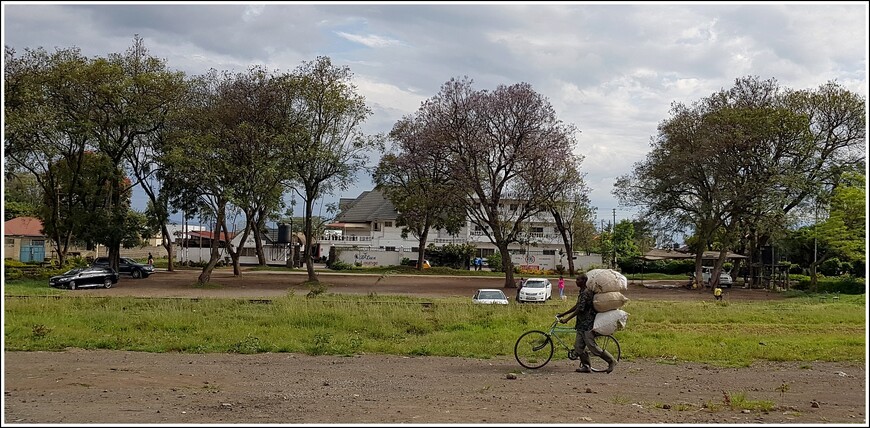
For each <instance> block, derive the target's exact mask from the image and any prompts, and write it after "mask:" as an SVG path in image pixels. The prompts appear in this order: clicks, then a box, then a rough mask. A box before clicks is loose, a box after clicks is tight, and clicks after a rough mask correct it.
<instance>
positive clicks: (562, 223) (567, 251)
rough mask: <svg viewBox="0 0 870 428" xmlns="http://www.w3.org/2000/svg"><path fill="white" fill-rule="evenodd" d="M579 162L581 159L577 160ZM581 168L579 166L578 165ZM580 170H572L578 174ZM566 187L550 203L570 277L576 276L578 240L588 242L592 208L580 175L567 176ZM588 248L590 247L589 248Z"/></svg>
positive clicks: (587, 190)
mask: <svg viewBox="0 0 870 428" xmlns="http://www.w3.org/2000/svg"><path fill="white" fill-rule="evenodd" d="M576 159H577V160H578V162H579V160H580V159H581V158H580V157H578V158H576ZM578 167H579V165H578ZM578 169H579V168H571V171H573V172H578ZM563 183H564V185H563V187H562V189H561V190H559V194H557V195H556V197H555V199H554V200H553V201H550V203H549V207H550V209H549V210H550V214H552V215H553V220H554V221H555V223H556V230H558V231H559V233H560V235H561V236H562V244H563V245H564V250H560V251H559V254H560V255H564V256H567V258H568V275H569V276H572V277H573V276H574V275H575V272H574V251H575V250H574V249H575V248H576V247H575V245H576V242H577V241H578V240H584V241H585V240H588V238H589V236H588V231H589V229H588V228H584V226H587V225H591V222H592V207H591V206H590V204H589V189H588V187H587V186H586V183H585V182H584V181H583V179H582V177H580V175H579V173H578V174H575V175H571V176H566V177H565V179H564V181H563ZM587 248H588V247H587ZM560 264H561V263H560Z"/></svg>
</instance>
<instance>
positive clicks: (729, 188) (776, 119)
mask: <svg viewBox="0 0 870 428" xmlns="http://www.w3.org/2000/svg"><path fill="white" fill-rule="evenodd" d="M817 94H820V95H822V96H818V97H817V96H816V94H814V93H811V92H793V91H786V90H782V89H781V88H780V87H779V85H778V84H777V83H776V81H775V80H773V79H771V80H766V81H761V80H759V79H757V78H754V77H747V78H743V79H738V80H737V81H736V83H735V86H734V87H732V88H731V89H729V90H722V91H719V92H717V93H714V94H713V95H711V96H710V97H707V98H704V99H702V100H701V101H700V102H698V103H695V104H694V105H693V106H692V107H691V108H689V107H686V106H683V105H680V104H677V105H675V106H674V107H673V110H672V118H671V119H669V120H666V121H664V122H663V123H662V124H661V125H660V126H659V135H658V138H657V139H656V140H654V142H653V151H652V152H651V153H650V155H648V156H647V159H646V160H645V161H643V162H641V163H638V164H636V165H635V171H634V173H633V174H632V175H630V176H623V177H620V179H619V180H617V185H616V188H615V190H614V193H615V194H616V195H617V197H618V198H619V199H620V200H621V201H622V202H623V203H627V204H631V205H642V206H645V207H646V208H645V209H646V213H645V214H646V216H647V218H650V219H651V220H653V221H654V222H656V223H657V224H659V225H664V226H669V227H671V228H674V229H680V228H685V227H691V228H692V229H693V230H694V234H695V237H696V238H697V240H696V244H697V245H696V248H695V249H696V251H697V257H696V274H697V276H698V277H699V276H700V263H701V260H700V257H701V253H700V252H701V251H702V250H704V249H706V248H707V247H708V245H710V244H712V243H714V242H715V243H716V245H717V247H718V248H717V249H718V250H720V254H721V255H720V258H719V260H718V261H717V263H716V269H715V271H714V274H713V277H714V280H715V279H716V278H718V270H719V269H720V268H721V266H722V264H723V263H724V256H725V253H726V252H727V251H729V250H731V249H734V248H737V249H738V250H742V249H743V248H745V247H744V245H745V244H746V242H747V241H749V242H750V245H752V246H753V247H752V248H758V245H759V244H760V243H763V242H765V241H766V240H768V239H770V237H772V236H775V235H776V234H778V233H781V232H780V231H782V230H783V229H784V228H785V226H786V222H787V214H788V212H789V210H791V209H792V208H795V207H799V206H802V205H803V204H804V202H805V201H806V198H807V196H808V195H812V194H814V192H818V190H819V189H821V188H825V186H828V187H829V188H830V187H831V186H834V185H835V184H834V182H835V181H836V180H838V178H837V175H836V171H839V170H841V169H842V168H843V167H844V166H847V165H853V164H855V163H856V162H861V160H860V159H859V158H856V156H855V155H854V153H853V150H854V149H855V148H857V147H860V146H862V145H863V140H862V139H860V138H855V135H856V131H860V135H863V101H862V100H861V99H860V98H859V97H857V96H852V95H853V94H849V93H848V92H846V91H842V90H840V89H839V88H837V87H836V85H827V86H824V87H823V88H821V89H820V91H819V92H818V93H817ZM858 107H860V110H859V109H858ZM823 117H824V118H826V119H822V118H823ZM831 118H837V119H836V120H834V121H833V122H829V121H828V120H827V119H831ZM858 118H861V120H860V122H859V121H858V120H856V119H858ZM837 120H839V122H838V123H840V124H842V125H843V127H842V129H841V128H837V127H835V126H834V125H833V123H834V122H836V121H837ZM819 129H825V130H826V132H822V133H820V132H819Z"/></svg>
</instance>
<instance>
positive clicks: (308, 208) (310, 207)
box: [303, 192, 320, 282]
mask: <svg viewBox="0 0 870 428" xmlns="http://www.w3.org/2000/svg"><path fill="white" fill-rule="evenodd" d="M313 193H314V192H307V197H306V198H305V252H303V254H305V270H306V271H308V281H309V282H320V280H319V279H317V272H315V271H314V262H313V258H312V257H311V245H312V242H311V235H312V234H313V231H312V225H311V216H312V215H313V214H314V201H313V200H312V197H313Z"/></svg>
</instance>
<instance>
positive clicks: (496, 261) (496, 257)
mask: <svg viewBox="0 0 870 428" xmlns="http://www.w3.org/2000/svg"><path fill="white" fill-rule="evenodd" d="M486 263H487V264H488V265H489V268H490V270H492V271H493V272H502V269H501V253H493V255H491V256H489V257H487V258H486Z"/></svg>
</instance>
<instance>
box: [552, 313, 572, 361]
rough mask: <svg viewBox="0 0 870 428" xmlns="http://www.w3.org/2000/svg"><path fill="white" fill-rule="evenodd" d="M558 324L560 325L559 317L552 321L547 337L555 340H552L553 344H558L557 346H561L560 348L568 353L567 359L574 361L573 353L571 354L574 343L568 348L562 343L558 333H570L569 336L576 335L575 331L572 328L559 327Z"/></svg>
mask: <svg viewBox="0 0 870 428" xmlns="http://www.w3.org/2000/svg"><path fill="white" fill-rule="evenodd" d="M559 324H560V323H559V317H556V320H555V321H553V325H551V326H550V328H549V329H548V330H547V336H550V338H551V339H552V338H555V339H556V340H554V341H553V342H554V343H559V345H561V346H562V348H565V351H567V352H568V358H570V359H572V360H574V359H576V357H574V355H573V354H574V352H573V351H574V343H573V342H571V345H570V346H569V345H566V344H565V342H563V341H562V338H561V337H560V336H559V334H560V333H562V334H565V333H570V334H573V335H576V334H577V330H576V329H574V328H573V327H560V326H559Z"/></svg>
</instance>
